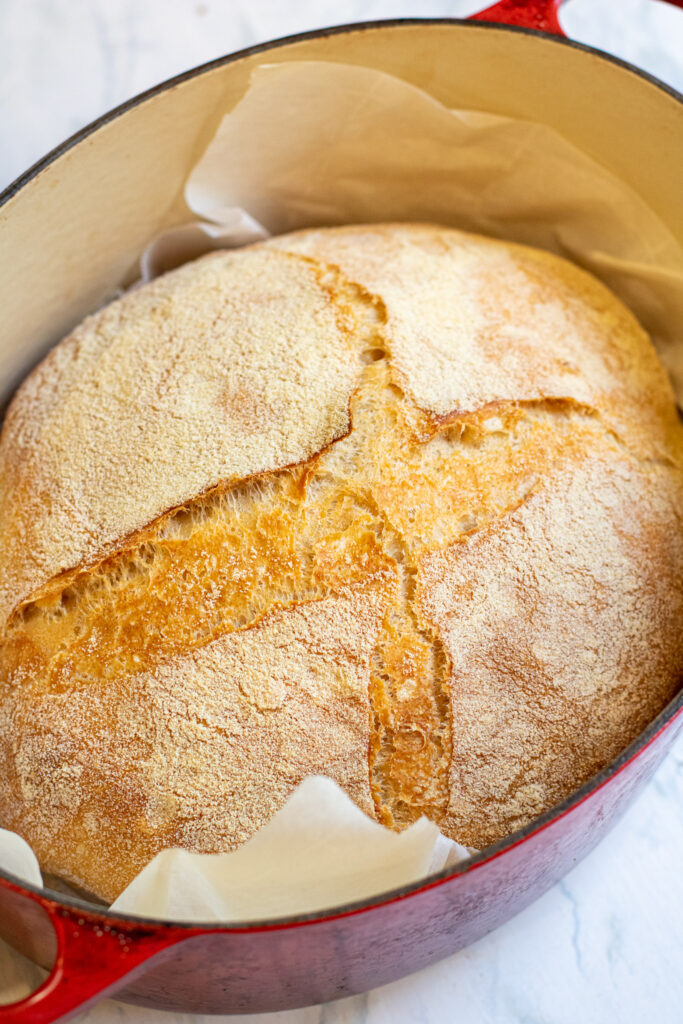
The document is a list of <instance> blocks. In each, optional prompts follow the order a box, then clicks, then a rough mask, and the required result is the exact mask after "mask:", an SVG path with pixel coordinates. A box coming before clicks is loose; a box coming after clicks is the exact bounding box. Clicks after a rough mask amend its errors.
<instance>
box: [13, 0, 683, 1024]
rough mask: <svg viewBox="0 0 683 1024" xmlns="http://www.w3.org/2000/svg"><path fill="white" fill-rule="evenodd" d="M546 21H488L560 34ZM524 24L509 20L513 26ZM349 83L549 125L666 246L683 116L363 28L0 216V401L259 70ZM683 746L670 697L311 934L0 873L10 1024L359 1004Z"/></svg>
mask: <svg viewBox="0 0 683 1024" xmlns="http://www.w3.org/2000/svg"><path fill="white" fill-rule="evenodd" d="M554 6H556V5H555V4H553V3H545V4H544V3H528V4H526V5H522V4H520V3H519V2H517V3H515V2H507V3H503V4H499V5H497V9H496V10H495V11H492V12H489V16H490V17H494V16H495V17H498V18H500V17H503V16H504V15H506V16H510V14H511V12H512V16H513V17H515V18H516V24H517V25H519V22H520V20H524V19H525V18H528V17H529V16H530V15H533V18H534V19H535V20H533V21H532V23H533V24H534V25H538V26H539V27H545V28H547V29H549V30H553V28H556V23H554V21H553V9H554ZM520 12H521V13H520ZM304 59H307V60H330V61H342V62H346V63H351V64H354V63H355V64H360V65H367V66H370V67H374V68H379V69H381V70H383V71H386V72H389V73H391V74H393V75H397V76H399V77H402V78H404V79H406V80H407V81H409V82H412V83H414V84H416V85H418V86H419V87H420V88H422V89H425V90H427V91H428V92H429V93H431V94H432V95H433V96H435V97H436V98H437V99H439V100H440V101H441V102H443V103H444V104H446V105H447V106H449V107H464V108H472V109H479V110H484V111H495V112H498V113H502V114H507V115H511V116H514V117H520V118H527V119H531V120H535V121H541V122H545V123H547V124H549V125H552V126H553V127H554V128H556V129H557V130H558V131H559V132H561V133H562V134H563V135H564V136H565V137H566V138H568V139H569V140H570V141H572V142H574V143H575V144H576V145H577V146H579V147H580V148H581V149H583V150H584V151H585V152H587V153H588V154H589V155H590V156H592V157H594V158H595V159H596V160H598V161H600V162H601V163H602V164H603V165H605V166H606V167H608V168H609V169H611V170H612V171H614V172H615V173H616V174H618V175H620V176H621V177H622V178H623V179H624V180H625V181H627V182H628V183H630V184H631V185H632V186H633V188H634V189H636V190H637V191H638V192H639V193H640V195H641V196H642V197H643V198H644V199H645V200H646V201H647V202H648V203H650V205H651V206H652V207H653V208H654V210H655V211H656V212H657V213H658V214H659V215H660V216H661V217H662V218H663V219H664V220H665V221H666V223H667V224H668V226H669V227H670V229H671V230H672V232H673V233H674V234H675V235H676V236H677V238H678V239H679V240H680V241H681V242H682V243H683V190H681V180H682V175H683V98H682V97H680V96H678V95H677V94H675V93H674V92H673V91H672V90H670V89H667V88H666V87H664V86H663V85H661V83H658V82H657V81H655V80H654V79H652V78H650V77H649V76H647V75H644V74H642V73H640V72H638V71H637V70H636V69H634V68H632V67H629V66H627V65H625V64H623V63H621V62H619V61H616V60H614V59H611V58H608V57H606V56H605V55H603V54H601V53H599V52H597V51H594V50H591V49H588V48H586V47H584V46H579V45H577V44H574V43H571V42H569V41H567V40H565V39H560V38H556V37H553V36H550V35H549V34H545V33H539V32H536V31H531V30H529V29H523V28H520V27H509V26H501V25H492V24H486V23H483V22H476V21H475V22H463V21H421V20H407V21H398V22H378V23H372V24H361V25H350V26H343V27H340V28H334V29H329V30H325V31H320V32H313V33H309V34H306V35H303V36H297V37H293V38H290V39H285V40H280V41H277V42H274V43H269V44H266V45H264V46H258V47H254V48H252V49H250V50H246V51H243V52H242V53H239V54H235V55H232V56H229V57H226V58H223V59H221V60H218V61H214V62H213V63H211V64H208V65H206V66H204V67H202V68H198V69H196V70H194V71H190V72H188V73H187V74H184V75H181V76H179V77H178V78H176V79H173V80H172V81H170V82H167V83H165V84H163V85H161V86H159V87H158V88H156V89H153V90H150V91H149V92H147V93H145V94H143V95H142V96H139V97H137V98H136V99H134V100H132V101H131V102H129V103H127V104H125V105H124V106H123V107H120V108H119V109H117V110H115V111H113V112H112V113H110V114H107V115H106V116H105V117H103V118H101V119H100V120H99V121H97V122H96V123H95V124H94V125H91V126H90V127H88V128H86V129H84V130H83V131H82V132H80V133H79V134H78V135H76V136H74V137H73V138H72V139H70V140H69V141H67V142H66V143H64V144H63V145H62V146H61V147H59V148H58V149H57V150H55V151H54V152H53V153H52V154H50V155H49V156H48V157H46V158H45V159H44V160H43V161H41V162H40V163H39V164H37V165H36V166H35V167H34V168H32V169H31V170H30V171H29V172H27V173H26V174H25V175H24V176H23V177H22V178H20V179H19V180H18V181H16V182H15V183H14V184H13V185H12V186H11V187H10V188H9V189H7V191H6V192H5V193H4V194H3V195H2V196H1V197H0V306H1V308H2V311H3V331H2V335H1V336H0V402H3V403H4V402H5V401H6V399H7V398H8V396H9V395H11V393H12V391H13V390H14V388H15V387H16V384H17V382H18V381H19V380H20V379H21V378H22V377H23V376H24V375H25V373H26V371H27V370H28V369H29V368H30V367H31V366H33V365H34V364H35V363H36V361H37V360H38V359H39V358H40V357H41V356H42V354H43V353H44V352H45V351H46V350H47V348H48V347H49V346H50V345H51V344H53V343H54V342H55V341H56V340H58V339H59V338H60V336H62V335H63V334H64V333H65V332H66V331H67V330H68V329H69V328H70V327H72V326H73V325H74V324H75V323H77V322H78V321H79V320H80V319H81V318H82V317H83V316H84V315H85V314H86V313H88V312H90V311H92V310H93V309H95V308H97V306H98V305H99V304H100V303H101V302H102V301H103V300H104V299H105V298H106V297H107V296H109V295H111V294H112V292H113V291H114V290H115V289H116V288H117V287H118V286H120V285H121V284H125V283H127V282H129V281H130V280H131V279H132V276H133V275H134V268H135V266H136V264H137V261H138V259H139V256H140V253H141V251H142V249H143V248H144V246H145V244H146V243H147V242H148V241H149V239H150V238H151V237H152V236H153V235H155V234H156V233H157V232H159V231H160V230H161V229H163V228H165V227H169V226H171V225H174V224H179V223H181V222H183V221H184V220H186V219H187V218H188V211H187V208H186V207H185V205H184V201H183V183H184V180H185V178H186V176H187V174H188V171H189V170H190V168H191V167H192V165H193V163H194V162H195V161H196V159H197V157H198V155H199V154H200V153H201V152H202V149H203V147H204V146H205V145H206V144H207V142H208V140H209V139H210V137H211V135H212V133H213V131H214V129H215V127H216V125H217V123H218V121H219V119H220V117H221V116H222V114H223V113H224V112H225V111H226V109H229V108H230V107H231V106H232V105H233V104H234V103H235V102H236V101H237V100H238V99H239V97H240V96H241V95H242V93H243V91H244V89H245V86H246V84H247V81H248V78H249V74H250V72H251V70H252V69H253V68H254V67H255V66H256V65H257V64H259V63H262V62H263V61H264V60H267V61H269V62H285V61H292V60H304ZM682 725H683V694H682V695H679V697H678V698H677V699H676V700H674V701H673V702H672V703H671V704H670V705H669V707H668V708H667V709H666V710H665V711H663V712H662V714H661V715H660V716H659V717H658V719H657V720H656V721H655V722H654V723H652V725H651V726H650V727H649V728H648V729H647V730H646V731H645V732H644V733H643V734H642V735H641V736H640V737H639V739H638V740H637V741H636V742H635V743H633V744H632V745H631V747H629V749H628V750H627V751H625V753H624V754H623V755H622V756H621V757H620V758H618V759H617V761H615V762H613V763H612V764H611V765H610V766H609V767H608V768H607V769H605V770H604V771H603V772H602V773H600V775H598V776H597V777H595V778H594V779H592V780H591V781H590V782H589V783H587V784H586V785H585V786H583V787H582V789H581V790H580V791H579V792H577V793H576V794H574V795H573V796H572V797H570V798H569V799H568V800H566V801H565V802H564V803H563V804H562V805H560V806H559V807H557V808H554V809H553V810H552V811H550V812H548V813H547V814H545V815H544V816H543V817H542V818H540V819H538V820H537V821H535V822H534V823H532V825H530V826H529V827H528V828H526V829H524V830H523V831H521V832H518V833H515V834H514V835H512V836H510V837H509V838H507V839H505V840H503V841H502V842H499V843H497V844H495V846H493V847H490V848H489V849H487V850H485V851H483V852H482V853H481V854H478V855H477V856H475V857H474V858H472V859H471V860H470V861H468V862H466V863H465V864H464V865H461V866H459V867H457V868H455V869H450V870H448V871H445V872H442V873H441V874H440V875H437V876H434V877H433V878H431V879H429V881H428V882H427V883H423V884H418V885H414V886H411V887H408V888H407V889H405V890H402V891H398V892H392V893H387V894H385V895H383V896H381V897H378V898H377V899H375V900H371V901H366V902H364V903H362V904H358V905H354V906H350V907H344V908H333V909H331V910H330V911H329V912H325V913H320V914H315V915H309V916H307V917H302V918H296V919H287V920H277V921H266V922H259V923H256V924H240V923H226V924H225V925H222V926H219V927H217V926H216V925H208V926H205V927H204V926H201V925H197V926H194V925H193V926H183V925H179V924H175V923H173V922H163V921H160V922H151V921H143V920H140V919H135V918H132V917H127V918H118V917H116V916H114V915H111V914H109V913H107V912H106V911H103V910H101V909H98V908H97V907H95V906H93V905H92V904H87V903H85V902H83V901H80V900H76V899H71V898H69V897H63V896H61V895H59V894H57V893H54V892H48V891H37V890H35V889H33V888H31V887H30V886H28V885H24V884H21V883H20V882H19V881H18V880H17V879H15V878H13V877H12V876H11V875H9V874H7V873H5V872H0V936H2V937H3V938H5V939H7V940H8V941H9V942H10V943H11V944H13V945H14V946H15V947H16V948H17V949H19V950H21V951H22V952H24V953H25V954H27V955H28V956H29V957H31V958H32V959H33V960H35V961H36V962H37V963H40V964H42V965H43V966H44V967H46V968H49V969H51V974H50V976H49V978H48V979H47V980H46V982H45V984H44V985H43V986H42V987H41V988H40V989H38V990H37V991H36V992H35V993H34V994H33V995H32V996H30V997H29V998H28V999H27V1000H24V1001H22V1002H21V1003H17V1004H14V1005H13V1006H8V1007H4V1008H3V1009H2V1011H0V1018H1V1019H2V1020H3V1021H7V1022H19V1021H21V1022H29V1021H30V1022H33V1024H38V1022H48V1021H55V1020H64V1019H66V1018H67V1017H69V1016H71V1015H73V1014H74V1013H77V1012H79V1011H80V1010H82V1009H83V1008H84V1007H85V1006H86V1005H89V1004H90V1003H91V1002H93V1001H95V1000H96V999H98V998H101V997H102V996H103V995H105V994H109V995H111V994H114V993H115V994H116V997H117V998H119V999H124V1000H127V1001H129V1002H133V1003H137V1004H139V1005H143V1006H150V1007H157V1008H160V1009H174V1010H183V1011H190V1012H204V1013H207V1012H208V1013H210V1012H214V1013H240V1012H256V1011H265V1010H279V1009H285V1008H288V1007H295V1006H303V1005H307V1004H311V1003H318V1002H322V1001H325V1000H329V999H334V998H336V997H339V996H343V995H349V994H352V993H355V992H360V991H364V990H366V989H368V988H371V987H373V986H375V985H379V984H382V983H385V982H387V981H390V980H392V979H394V978H398V977H400V976H402V975H405V974H407V973H410V972H411V971H415V970H418V969H419V968H421V967H423V966H425V965H426V964H429V963H431V962H433V961H434V960H437V959H439V958H440V957H443V956H446V955H448V954H449V953H452V952H454V951H456V950H457V949H460V948H462V947H463V946H465V945H467V944H468V943H470V942H472V941H474V940H475V939H477V938H479V937H481V936H482V935H483V934H485V933H486V932H488V931H490V930H491V929H492V928H494V927H496V926H497V925H498V924H501V923H502V922H503V921H505V920H507V919H508V918H510V917H511V916H512V915H514V914H515V913H517V912H518V911H519V910H521V909H522V908H523V907H524V906H526V905H528V904H529V903H530V902H531V901H532V900H533V899H535V898H536V897H537V896H538V895H540V894H541V893H542V892H544V891H545V890H546V889H547V888H549V887H550V886H551V885H552V884H553V882H555V881H556V880H557V879H559V878H560V877H562V875H563V874H564V873H566V872H567V871H568V870H569V869H570V868H571V867H572V866H573V865H574V864H575V863H576V862H577V861H578V860H579V859H580V858H581V857H583V856H584V855H585V854H586V853H587V852H588V851H589V850H591V849H592V848H593V847H594V846H595V845H596V843H597V842H598V841H599V840H600V838H601V837H602V836H603V835H604V834H605V833H606V832H607V831H608V829H609V828H610V827H611V826H612V825H613V824H614V822H615V821H616V820H617V818H618V817H619V816H620V815H621V814H622V813H623V811H624V810H625V809H626V807H627V806H628V804H629V803H630V802H631V800H632V799H633V798H634V796H635V794H636V793H637V792H638V791H639V790H640V788H641V787H642V786H643V785H644V784H645V782H646V781H647V780H648V779H649V778H650V777H651V775H652V773H653V772H654V770H655V769H656V767H657V765H658V764H659V762H660V761H661V759H662V758H663V757H664V754H665V753H666V751H667V749H668V748H669V747H670V746H671V744H672V743H673V740H674V737H675V735H676V734H677V732H678V731H679V730H680V728H681V726H682Z"/></svg>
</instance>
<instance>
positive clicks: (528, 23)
mask: <svg viewBox="0 0 683 1024" xmlns="http://www.w3.org/2000/svg"><path fill="white" fill-rule="evenodd" d="M563 2H564V0H500V2H499V3H497V4H493V6H492V7H487V8H486V10H484V11H480V12H479V14H473V15H471V16H470V18H469V20H470V21H493V22H496V23H497V24H498V25H518V26H519V27H520V28H533V29H536V31H537V32H549V33H550V34H551V35H554V36H563V37H564V38H566V36H567V33H566V32H565V31H564V29H563V28H562V26H561V25H560V22H559V20H558V17H557V12H558V10H559V9H560V4H562V3H563ZM665 2H667V3H670V4H672V5H673V6H674V7H680V8H683V0H665Z"/></svg>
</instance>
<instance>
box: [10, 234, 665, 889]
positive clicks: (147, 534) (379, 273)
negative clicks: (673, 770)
mask: <svg viewBox="0 0 683 1024" xmlns="http://www.w3.org/2000/svg"><path fill="white" fill-rule="evenodd" d="M682 466H683V431H682V429H681V426H680V425H679V422H678V418H677V414H676V410H675V407H674V401H673V397H672V394H671V390H670V387H669V385H668V382H667V380H666V377H665V374H664V371H663V370H662V368H661V367H660V365H659V363H658V360H657V358H656V356H655V353H654V351H653V349H652V347H651V345H650V343H649V341H648V338H647V337H646V335H645V334H644V332H643V331H642V330H641V328H640V327H639V326H638V324H637V323H636V322H635V321H634V319H633V317H632V316H631V315H630V314H629V313H628V311H627V310H626V309H625V308H624V307H623V306H622V305H621V304H620V303H619V302H618V301H617V300H616V299H615V298H614V297H613V296H612V295H611V294H610V293H609V292H608V291H607V290H606V289H605V288H604V287H603V286H602V285H601V284H599V283H598V282H597V281H595V280H594V279H592V278H591V277H590V276H588V275H587V274H585V273H583V272H582V271H580V270H578V269H576V268H575V267H573V266H572V265H570V264H569V263H567V262H564V261H562V260H560V259H557V258H555V257H553V256H550V255H548V254H547V253H544V252H537V251H534V250H531V249H527V248H524V247H521V246H515V245H510V244H504V243H500V242H494V241H490V240H486V239H483V238H479V237H475V236H471V235H467V234H463V233H459V232H457V231H453V230H447V229H442V228H438V227H432V226H418V225H412V226H407V225H382V226H370V227H351V228H334V229H321V230H315V231H306V232H301V233H297V234H293V235H289V236H283V237H280V238H277V239H273V240H271V241H268V242H265V243H261V244H258V245H255V246H252V247H249V248H247V249H243V250H240V251H234V252H221V253H217V254H213V255H210V256H207V257H204V258H203V259H200V260H198V261H197V262H194V263H191V264H188V265H186V266H184V267H182V268H181V269H179V270H176V271H173V272H172V273H169V274H167V275H165V276H164V277H162V278H160V279H158V280H156V281H154V282H153V283H151V284H148V285H145V286H144V287H141V288H139V289H137V290H135V291H133V292H130V293H129V294H127V295H125V296H124V297H123V298H121V299H119V300H117V301H116V302H114V303H112V304H111V305H109V306H108V307H106V308H105V309H103V310H101V311H100V312H98V313H96V314H95V315H94V316H91V317H89V318H88V319H87V320H86V321H85V322H84V323H83V324H82V325H81V326H80V327H78V328H77V329H76V330H75V331H74V332H73V334H71V335H70V336H69V337H68V338H67V339H65V340H64V341H63V342H62V343H61V344H59V345H58V346H57V347H56V348H55V349H54V350H53V351H52V353H51V354H50V355H49V356H48V358H47V359H45V361H44V362H43V363H42V364H41V365H40V366H39V367H38V369H37V370H35V371H34V373H32V374H31V376H30V377H29V378H28V380H27V381H26V382H25V384H24V385H23V387H22V388H21V389H20V390H19V392H18V394H17V395H16V397H15V399H14V402H13V404H12V405H11V407H10V409H9V411H8V413H7V417H6V421H5V424H4V429H3V433H2V437H1V439H0V537H1V538H2V541H1V547H0V643H1V646H0V825H2V826H4V827H6V828H10V829H13V830H15V831H17V832H19V833H20V834H21V835H23V836H24V837H25V838H26V839H27V840H28V841H29V843H30V844H31V845H32V846H33V848H34V850H35V851H36V853H37V855H38V857H39V859H40V861H41V864H42V866H43V868H44V869H45V870H46V871H48V872H51V873H54V874H57V875H60V876H61V877H63V878H65V879H67V880H68V881H70V882H72V883H73V884H76V885H78V886H80V887H82V888H83V889H85V890H87V891H89V892H91V893H94V894H96V895H97V896H99V897H101V898H104V899H107V900H109V899H113V898H114V897H116V895H117V894H118V893H119V892H120V891H121V890H122V889H123V888H124V887H125V886H126V884H127V883H128V882H130V880H131V879H132V878H133V876H134V875H135V874H136V873H137V872H138V871H139V870H140V869H141V868H142V867H143V866H144V864H145V863H146V862H147V861H148V860H149V859H150V858H151V857H152V856H154V854H155V853H156V852H157V851H159V850H161V849H163V848H165V847H169V846H181V847H185V848H186V849H189V850H194V851H198V852H218V851H224V850H229V849H233V848H234V847H236V846H237V845H239V844H240V843H243V842H244V841H245V840H247V839H248V838H249V837H250V836H251V835H253V833H254V832H255V831H256V830H257V829H258V828H260V827H261V826H262V825H263V824H264V823H265V822H266V821H267V820H268V819H269V818H270V817H271V816H272V815H273V813H274V812H275V811H276V810H277V809H278V808H279V807H281V806H282V804H283V803H284V801H285V800H286V799H287V797H288V796H289V794H290V793H291V792H292V790H293V789H294V787H295V786H296V785H297V784H298V783H299V782H300V781H301V780H302V779H303V778H304V777H305V776H307V775H309V774H313V773H321V774H325V775H328V776H330V777H331V778H332V779H334V780H335V781H336V782H338V783H339V785H340V786H342V787H343V788H344V789H345V790H346V792H347V793H348V794H349V795H350V796H351V797H352V798H353V800H355V801H356V803H357V804H358V806H359V807H361V808H362V809H363V810H364V811H365V812H366V813H367V814H369V815H372V816H374V817H375V818H376V819H377V820H379V821H381V822H383V823H384V824H385V825H387V826H390V827H392V828H397V829H400V828H402V827H404V826H406V825H408V824H409V823H410V822H412V821H414V820H416V819H417V818H418V817H419V816H420V815H423V814H425V815H427V816H428V817H429V818H431V819H432V820H433V821H435V822H436V823H437V824H438V825H439V827H440V828H441V829H442V830H443V832H444V833H446V834H447V835H449V836H452V837H453V838H454V839H457V840H458V841H460V842H461V843H464V844H468V845H472V846H476V847H483V846H485V845H486V844H488V843H490V842H492V841H493V840H495V839H498V838H499V837H501V836H503V835H505V834H507V833H509V832H510V831H511V830H514V829H516V828H518V827H519V826H522V825H524V824H526V823H527V822H529V821H530V820H531V819H533V818H534V817H535V816H537V815H538V814H539V813H540V812H542V811H543V810H545V809H546V808H548V807H550V806H551V805H553V804H555V803H556V802H557V801H559V800H561V799H562V798H563V797H565V796H566V795H567V794H569V793H570V792H571V791H572V790H574V789H575V788H576V787H577V786H578V785H580V784H581V783H582V782H583V781H584V780H586V779H588V778H589V777H590V776H591V775H592V774H593V773H595V772H596V770H598V769H599V768H601V767H602V766H603V765H605V764H606V763H607V762H608V761H609V760H610V759H611V758H612V757H614V756H615V755H616V754H617V753H618V752H619V751H620V750H621V749H622V748H623V747H624V746H625V745H626V744H627V743H628V742H629V741H630V740H631V739H633V738H634V737H635V736H636V735H637V734H638V732H639V731H641V730H642V729H643V727H644V726H645V725H647V723H648V722H649V721H650V720H651V719H652V718H653V717H654V716H655V715H656V713H657V712H658V711H659V710H660V709H661V708H662V707H663V706H664V704H665V703H666V702H667V701H668V700H669V699H670V698H671V697H672V696H673V694H674V693H675V691H676V689H677V687H678V686H679V684H680V680H681V674H682V672H683V631H682V630H681V628H680V624H681V621H682V619H683V540H682V537H683V533H682V530H681V525H682V524H681V518H682V515H683V476H682Z"/></svg>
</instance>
